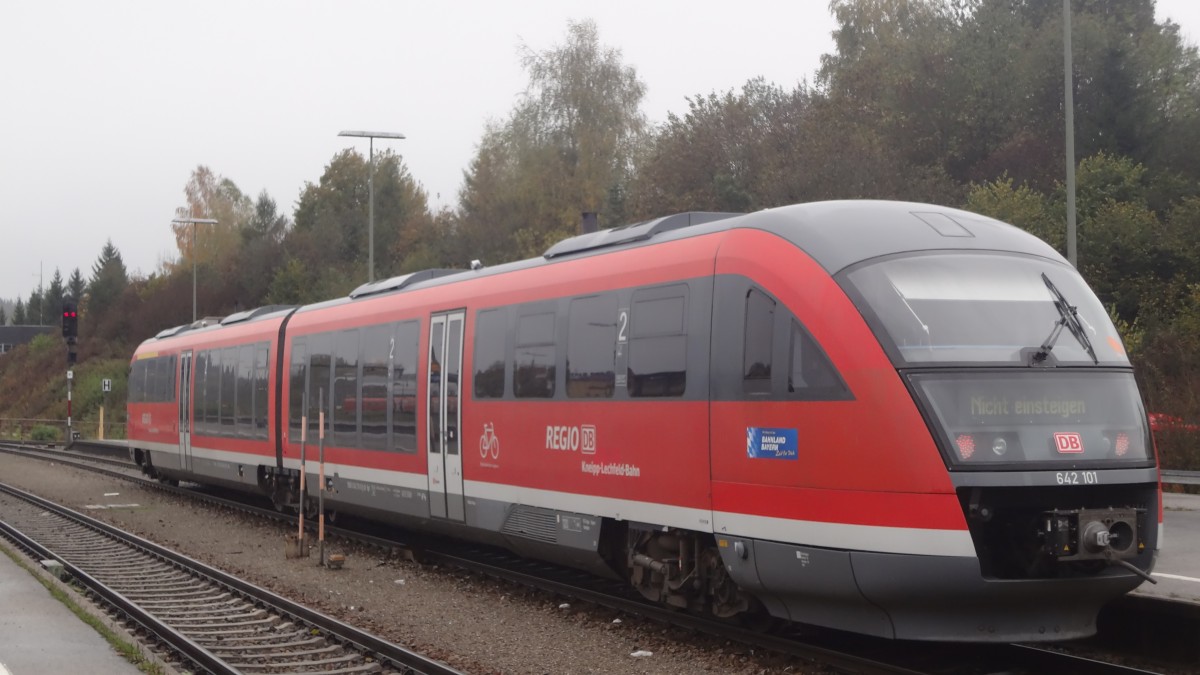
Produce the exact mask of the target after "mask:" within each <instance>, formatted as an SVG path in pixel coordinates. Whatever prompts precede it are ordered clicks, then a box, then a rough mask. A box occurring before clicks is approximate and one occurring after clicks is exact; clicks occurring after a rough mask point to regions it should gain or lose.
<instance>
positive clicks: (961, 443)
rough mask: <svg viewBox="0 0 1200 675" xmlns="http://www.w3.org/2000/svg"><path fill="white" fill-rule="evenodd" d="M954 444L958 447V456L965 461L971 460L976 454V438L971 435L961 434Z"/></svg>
mask: <svg viewBox="0 0 1200 675" xmlns="http://www.w3.org/2000/svg"><path fill="white" fill-rule="evenodd" d="M954 444H955V445H957V446H958V454H959V455H961V456H962V458H963V459H971V457H972V456H973V455H974V454H975V437H974V436H972V435H971V434H959V435H958V436H957V437H956V438H955V439H954Z"/></svg>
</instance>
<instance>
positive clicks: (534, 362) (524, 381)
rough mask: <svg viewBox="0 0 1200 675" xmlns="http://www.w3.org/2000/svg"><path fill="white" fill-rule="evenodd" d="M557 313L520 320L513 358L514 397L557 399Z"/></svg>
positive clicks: (541, 314) (526, 317)
mask: <svg viewBox="0 0 1200 675" xmlns="http://www.w3.org/2000/svg"><path fill="white" fill-rule="evenodd" d="M554 318H555V315H554V312H542V313H540V314H527V315H525V316H518V317H517V342H516V348H515V350H514V355H513V356H514V358H513V364H514V367H513V395H514V396H516V397H517V398H553V397H554V361H555V358H556V356H557V354H556V352H557V345H556V344H555V337H554Z"/></svg>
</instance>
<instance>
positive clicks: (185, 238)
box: [171, 165, 254, 272]
mask: <svg viewBox="0 0 1200 675" xmlns="http://www.w3.org/2000/svg"><path fill="white" fill-rule="evenodd" d="M183 193H184V196H185V197H186V199H187V204H186V205H185V206H181V207H179V208H177V209H175V217H176V218H178V219H188V218H204V219H210V218H211V219H213V220H216V221H217V222H216V224H204V225H197V224H193V223H173V224H172V225H171V228H172V229H173V230H174V232H175V242H176V245H177V246H178V247H179V264H178V266H177V268H176V269H187V270H188V271H189V272H190V271H191V267H192V260H193V257H195V259H196V262H197V263H198V264H201V265H203V264H212V263H214V262H216V261H228V260H230V259H232V258H233V256H234V254H235V253H236V251H237V249H238V244H239V243H240V241H241V235H240V231H241V229H242V228H243V227H244V226H246V225H247V224H248V223H249V222H250V221H251V219H252V217H253V213H254V205H253V203H252V202H251V200H250V198H249V197H247V196H246V195H244V194H242V191H241V190H240V189H238V186H237V185H236V184H235V183H234V182H233V181H231V180H229V179H228V178H225V177H223V176H219V175H217V174H215V173H213V171H212V169H209V168H208V167H206V166H204V165H200V166H197V167H196V169H195V170H193V171H192V175H191V177H190V178H189V179H188V182H187V185H186V186H184V189H183ZM200 228H203V230H201V229H200Z"/></svg>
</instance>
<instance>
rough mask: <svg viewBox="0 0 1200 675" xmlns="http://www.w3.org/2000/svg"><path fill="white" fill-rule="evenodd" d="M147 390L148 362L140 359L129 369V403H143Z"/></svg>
mask: <svg viewBox="0 0 1200 675" xmlns="http://www.w3.org/2000/svg"><path fill="white" fill-rule="evenodd" d="M145 389H146V360H145V359H138V360H137V361H134V362H133V365H132V366H130V368H129V402H130V403H141V402H142V401H143V395H142V392H143V391H145Z"/></svg>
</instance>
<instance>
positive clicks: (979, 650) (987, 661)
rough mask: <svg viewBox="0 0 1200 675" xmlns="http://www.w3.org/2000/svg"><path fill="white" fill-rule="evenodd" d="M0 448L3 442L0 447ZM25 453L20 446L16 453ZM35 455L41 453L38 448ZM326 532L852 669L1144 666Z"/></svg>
mask: <svg viewBox="0 0 1200 675" xmlns="http://www.w3.org/2000/svg"><path fill="white" fill-rule="evenodd" d="M0 449H2V448H0ZM22 454H26V453H22ZM38 456H39V458H42V457H46V456H47V455H45V454H44V453H38ZM49 456H50V457H52V458H53V459H54V460H55V461H58V462H60V463H64V464H71V465H76V466H78V467H79V468H82V469H85V470H89V471H97V472H100V473H104V474H107V475H111V476H115V477H118V478H122V479H126V480H132V481H134V482H138V483H140V484H142V485H143V486H145V487H152V488H156V489H160V490H163V491H166V492H170V493H173V494H182V495H186V496H188V497H191V498H198V499H201V500H203V501H206V502H208V503H210V504H212V505H215V506H219V507H221V508H226V509H235V510H239V511H241V512H243V513H246V514H250V515H253V516H256V517H261V518H267V519H272V520H281V521H286V522H287V523H289V525H290V523H291V522H293V517H291V516H284V515H282V514H279V513H277V512H276V511H274V509H272V508H267V507H262V506H255V505H253V504H250V503H247V498H246V497H245V496H243V495H240V494H237V495H236V498H235V499H229V498H226V497H222V496H218V495H215V494H212V493H210V492H207V491H203V492H200V491H197V490H192V489H188V488H178V487H171V486H167V485H162V484H159V483H157V482H155V481H150V480H147V479H145V478H141V477H138V476H132V475H129V474H128V473H125V472H118V471H112V470H110V469H107V468H101V467H97V466H94V465H92V464H89V463H87V462H76V461H73V460H70V459H68V458H64V457H63V456H62V454H61V453H53V454H51V455H49ZM326 529H327V531H328V532H329V533H330V535H331V536H334V537H338V538H340V539H343V540H346V541H349V542H355V543H358V544H364V545H368V546H372V547H378V548H382V549H385V550H397V549H403V550H408V551H411V552H413V554H414V557H416V558H417V560H419V561H420V562H422V563H436V564H441V565H445V566H450V567H455V568H459V569H464V570H469V571H472V572H475V573H478V574H482V575H485V576H489V577H493V578H497V579H503V580H506V581H508V582H512V583H515V584H518V585H521V586H525V587H530V588H537V589H540V590H542V591H545V592H548V593H552V594H555V595H558V596H562V597H565V598H572V599H576V600H580V601H584V602H588V603H592V604H595V605H599V606H602V607H607V608H610V609H614V610H617V611H620V612H624V613H627V614H630V615H635V616H639V617H643V618H646V619H650V620H652V621H656V622H659V623H662V624H664V625H669V626H672V627H677V628H683V629H686V630H690V631H696V632H700V633H704V634H708V635H712V636H715V637H718V638H721V639H726V640H730V641H733V642H735V643H737V644H741V645H745V646H749V647H753V648H756V649H762V650H768V651H771V652H774V653H777V654H781V655H786V656H790V657H794V658H796V659H801V660H803V661H806V662H811V663H814V664H822V665H826V666H830V667H833V668H836V669H838V670H842V671H845V672H852V673H949V672H953V673H964V674H971V673H979V674H984V673H1001V672H1003V673H1013V674H1019V673H1041V672H1057V673H1084V672H1086V673H1101V674H1107V673H1112V674H1116V673H1126V674H1128V673H1147V672H1154V671H1148V670H1144V669H1139V668H1137V667H1132V666H1126V665H1121V664H1116V663H1109V662H1105V661H1100V660H1096V659H1093V658H1089V657H1087V656H1081V655H1079V654H1073V653H1069V652H1066V651H1063V650H1061V649H1059V648H1056V647H1042V646H1033V645H1020V644H1013V645H978V644H969V645H962V644H937V643H905V642H896V641H889V640H876V639H871V638H865V637H863V636H859V635H853V634H847V633H840V632H837V631H829V630H817V629H812V628H809V627H805V626H801V625H797V624H777V625H775V626H773V628H772V630H770V631H764V630H762V629H757V630H755V629H748V628H742V627H739V626H734V625H730V624H728V623H723V622H719V621H713V620H708V619H705V618H702V617H697V616H693V615H688V614H681V613H679V612H676V611H673V610H669V609H665V608H662V607H660V606H658V605H654V604H650V603H647V602H646V601H644V600H643V599H642V598H641V597H640V596H638V595H637V594H636V592H634V591H633V590H632V589H631V588H629V587H628V586H627V585H625V584H621V583H618V582H612V581H608V580H604V579H599V578H597V577H593V576H591V575H587V574H584V573H581V572H579V571H578V570H573V569H568V568H561V567H558V566H554V565H549V564H546V563H541V562H538V561H531V560H528V559H524V558H520V557H518V556H515V555H513V554H511V553H509V552H507V551H504V550H501V549H494V548H488V547H481V546H473V545H464V544H462V543H461V542H454V541H446V540H440V539H436V538H429V537H423V536H422V537H420V538H416V539H408V540H398V539H396V538H395V531H394V529H393V530H387V529H385V528H380V527H378V526H375V525H373V524H371V523H365V522H362V523H360V522H356V521H353V520H345V521H343V523H342V524H340V525H339V526H337V527H330V526H327V527H326Z"/></svg>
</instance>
